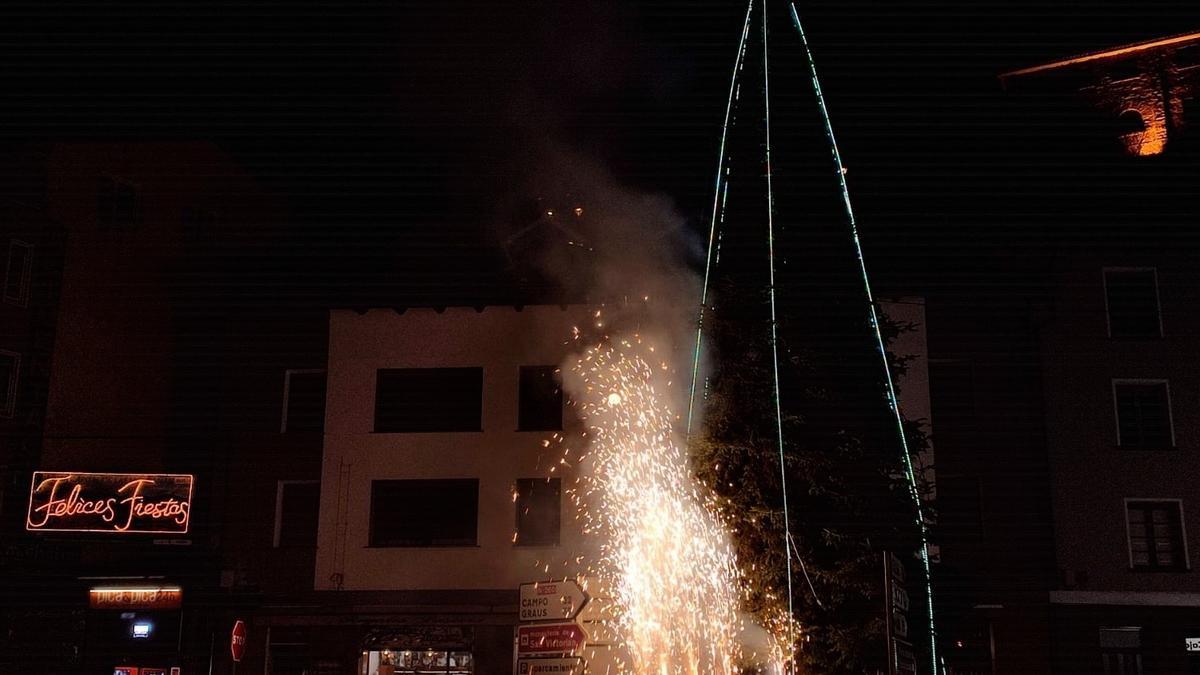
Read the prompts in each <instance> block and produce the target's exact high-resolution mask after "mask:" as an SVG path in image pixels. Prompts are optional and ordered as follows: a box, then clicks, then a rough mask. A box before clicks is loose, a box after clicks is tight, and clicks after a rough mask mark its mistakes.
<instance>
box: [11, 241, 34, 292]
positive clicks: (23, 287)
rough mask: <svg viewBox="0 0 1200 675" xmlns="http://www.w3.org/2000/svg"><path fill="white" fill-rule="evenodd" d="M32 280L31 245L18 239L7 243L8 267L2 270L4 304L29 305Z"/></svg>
mask: <svg viewBox="0 0 1200 675" xmlns="http://www.w3.org/2000/svg"><path fill="white" fill-rule="evenodd" d="M32 279H33V244H27V243H25V242H23V241H20V240H18V239H13V240H11V241H9V242H8V265H7V267H6V268H5V270H4V302H7V303H8V304H10V305H17V306H18V307H25V306H26V305H28V304H29V288H30V282H31V281H32Z"/></svg>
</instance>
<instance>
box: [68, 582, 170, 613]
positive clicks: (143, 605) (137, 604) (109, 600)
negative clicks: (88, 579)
mask: <svg viewBox="0 0 1200 675" xmlns="http://www.w3.org/2000/svg"><path fill="white" fill-rule="evenodd" d="M182 600H183V590H182V589H180V588H179V587H178V586H171V587H166V588H93V589H92V590H90V591H88V606H89V607H91V608H92V609H179V605H180V603H181V602H182Z"/></svg>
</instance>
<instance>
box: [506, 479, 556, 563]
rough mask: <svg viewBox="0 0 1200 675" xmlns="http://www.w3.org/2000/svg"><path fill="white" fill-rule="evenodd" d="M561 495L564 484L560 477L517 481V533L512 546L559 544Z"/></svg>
mask: <svg viewBox="0 0 1200 675" xmlns="http://www.w3.org/2000/svg"><path fill="white" fill-rule="evenodd" d="M561 494H562V481H561V480H559V479H558V478H522V479H520V480H518V481H517V494H516V498H517V499H516V502H517V534H516V537H514V538H513V543H515V544H516V545H518V546H557V545H558V532H559V528H560V525H561V518H562V516H561V511H562V509H561V507H560V495H561Z"/></svg>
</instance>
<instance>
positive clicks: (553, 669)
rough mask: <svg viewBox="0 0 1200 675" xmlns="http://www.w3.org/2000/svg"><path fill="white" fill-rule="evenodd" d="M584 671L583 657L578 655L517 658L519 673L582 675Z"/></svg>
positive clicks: (532, 674) (521, 674) (519, 674)
mask: <svg viewBox="0 0 1200 675" xmlns="http://www.w3.org/2000/svg"><path fill="white" fill-rule="evenodd" d="M582 673H583V659H581V658H579V657H578V656H572V657H568V658H556V659H554V658H552V659H518V660H517V675H582Z"/></svg>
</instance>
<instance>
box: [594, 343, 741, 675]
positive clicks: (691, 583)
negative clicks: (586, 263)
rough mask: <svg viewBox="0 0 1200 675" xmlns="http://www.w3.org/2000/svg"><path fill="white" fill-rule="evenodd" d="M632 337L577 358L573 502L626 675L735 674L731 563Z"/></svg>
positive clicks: (660, 373)
mask: <svg viewBox="0 0 1200 675" xmlns="http://www.w3.org/2000/svg"><path fill="white" fill-rule="evenodd" d="M654 358H655V354H654V351H653V348H652V347H651V346H650V345H647V344H644V343H643V341H642V339H641V338H639V337H634V338H631V339H628V340H607V341H605V342H603V343H601V344H599V345H596V346H592V347H590V348H588V349H586V350H585V351H584V352H583V354H582V355H581V356H580V357H579V359H578V361H577V363H576V364H575V365H574V367H573V368H572V370H573V372H574V374H575V375H576V376H578V377H580V378H582V381H583V382H582V391H581V392H579V393H577V395H576V400H575V404H576V406H577V407H578V409H579V413H580V416H581V418H582V419H583V421H584V423H585V425H586V427H587V434H588V438H589V439H590V444H589V448H588V452H587V455H586V456H585V457H584V469H585V471H584V472H583V477H582V478H581V481H580V484H579V485H580V488H579V489H577V490H576V491H575V494H574V495H573V496H574V498H575V501H576V503H577V505H578V506H579V508H580V511H579V514H580V519H581V520H582V521H583V522H584V527H585V530H586V531H588V532H589V533H591V534H592V535H593V536H596V537H597V538H598V539H599V541H600V542H601V544H600V559H599V560H598V561H596V562H595V563H594V564H593V565H592V566H591V567H592V568H593V569H592V573H593V574H594V575H595V576H597V577H598V581H600V582H601V583H602V584H603V585H604V586H606V587H608V588H609V589H611V591H610V592H611V593H612V596H613V599H614V601H615V607H614V610H613V612H614V622H615V624H616V626H615V627H616V629H617V633H618V634H619V635H620V637H621V639H622V641H623V642H624V647H625V649H626V651H627V652H628V655H629V658H630V660H631V663H629V664H627V671H628V672H631V673H636V674H637V675H651V674H653V675H674V674H676V673H679V674H684V673H686V674H689V675H690V674H696V675H700V674H703V675H709V674H712V675H717V674H722V675H723V674H728V673H734V672H737V667H736V664H737V661H738V656H739V654H738V645H737V634H738V631H739V628H740V624H739V621H740V619H739V614H738V605H739V599H740V597H741V591H740V584H739V575H738V571H737V563H736V560H735V557H734V553H733V549H732V547H731V545H730V541H729V537H728V533H727V531H726V528H725V526H724V524H723V522H722V519H721V518H720V516H719V514H718V509H717V504H716V501H715V499H716V498H715V495H713V494H712V492H711V491H710V490H708V489H707V488H706V487H705V486H703V485H701V484H700V483H699V482H698V481H697V480H696V479H695V477H694V475H693V473H692V471H691V469H690V468H689V467H688V459H687V454H686V452H685V450H684V447H683V445H682V443H681V442H680V440H679V438H678V437H677V436H676V433H675V422H676V416H675V415H674V414H673V413H672V411H671V410H670V409H669V407H668V406H667V404H666V402H665V401H666V397H665V395H664V394H665V393H666V392H667V391H669V389H670V387H671V382H670V381H669V378H670V374H671V371H670V368H669V367H668V365H667V364H666V363H664V362H661V361H659V362H654V361H652V359H654Z"/></svg>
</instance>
